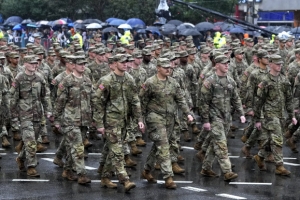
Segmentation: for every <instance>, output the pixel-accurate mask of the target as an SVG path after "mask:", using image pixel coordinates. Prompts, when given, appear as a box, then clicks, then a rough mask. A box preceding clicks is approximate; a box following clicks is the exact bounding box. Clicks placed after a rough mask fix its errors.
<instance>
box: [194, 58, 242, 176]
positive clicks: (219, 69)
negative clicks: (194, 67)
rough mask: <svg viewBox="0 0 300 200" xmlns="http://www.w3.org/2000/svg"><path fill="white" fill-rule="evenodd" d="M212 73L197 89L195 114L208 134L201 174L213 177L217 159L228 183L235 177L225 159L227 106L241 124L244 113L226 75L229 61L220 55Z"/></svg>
mask: <svg viewBox="0 0 300 200" xmlns="http://www.w3.org/2000/svg"><path fill="white" fill-rule="evenodd" d="M215 62H216V65H215V68H216V72H215V73H214V74H213V75H212V76H210V77H208V78H207V79H206V80H205V81H204V83H203V85H202V87H201V101H200V102H199V108H200V107H202V108H201V109H199V113H200V114H201V116H202V120H203V128H204V129H205V130H208V131H210V132H209V135H210V136H211V141H210V144H209V147H208V149H207V151H206V155H205V159H204V161H203V165H202V170H201V174H202V175H204V176H209V177H214V176H216V173H215V172H213V170H212V164H213V161H214V158H215V157H217V159H218V162H219V164H220V167H221V169H222V172H223V173H224V180H225V181H229V180H231V179H234V178H236V177H237V176H238V175H237V174H236V173H233V172H232V171H231V163H230V160H229V158H228V148H227V139H226V134H227V133H228V131H229V129H230V124H231V109H232V108H231V106H232V107H233V109H234V110H236V111H238V113H239V115H240V119H241V122H242V123H245V121H246V119H245V117H244V111H243V107H242V103H241V100H240V98H239V95H238V91H237V84H236V83H235V82H234V80H233V79H232V78H231V77H230V76H228V75H227V73H228V64H229V60H228V58H227V57H226V56H224V55H221V56H217V57H216V58H215Z"/></svg>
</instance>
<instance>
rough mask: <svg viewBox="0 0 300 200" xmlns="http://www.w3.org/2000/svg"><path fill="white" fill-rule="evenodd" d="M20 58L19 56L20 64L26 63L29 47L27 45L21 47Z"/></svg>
mask: <svg viewBox="0 0 300 200" xmlns="http://www.w3.org/2000/svg"><path fill="white" fill-rule="evenodd" d="M19 52H20V58H19V64H20V65H24V56H26V55H27V49H26V48H25V47H23V48H20V50H19Z"/></svg>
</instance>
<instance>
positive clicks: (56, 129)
mask: <svg viewBox="0 0 300 200" xmlns="http://www.w3.org/2000/svg"><path fill="white" fill-rule="evenodd" d="M52 132H53V133H54V134H56V135H61V134H62V133H61V132H60V130H59V129H58V128H56V127H55V126H54V127H53V128H52Z"/></svg>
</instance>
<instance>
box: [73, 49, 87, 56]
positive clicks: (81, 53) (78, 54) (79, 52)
mask: <svg viewBox="0 0 300 200" xmlns="http://www.w3.org/2000/svg"><path fill="white" fill-rule="evenodd" d="M74 55H75V56H80V57H82V56H83V57H85V53H84V51H82V50H80V51H76V52H75V53H74Z"/></svg>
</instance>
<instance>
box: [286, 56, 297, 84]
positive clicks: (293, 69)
mask: <svg viewBox="0 0 300 200" xmlns="http://www.w3.org/2000/svg"><path fill="white" fill-rule="evenodd" d="M299 72H300V63H298V62H297V60H295V61H294V62H292V63H291V64H289V67H288V71H287V72H286V75H287V78H288V80H289V81H290V83H291V85H292V86H294V82H295V78H296V76H297V74H298V73H299Z"/></svg>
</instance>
